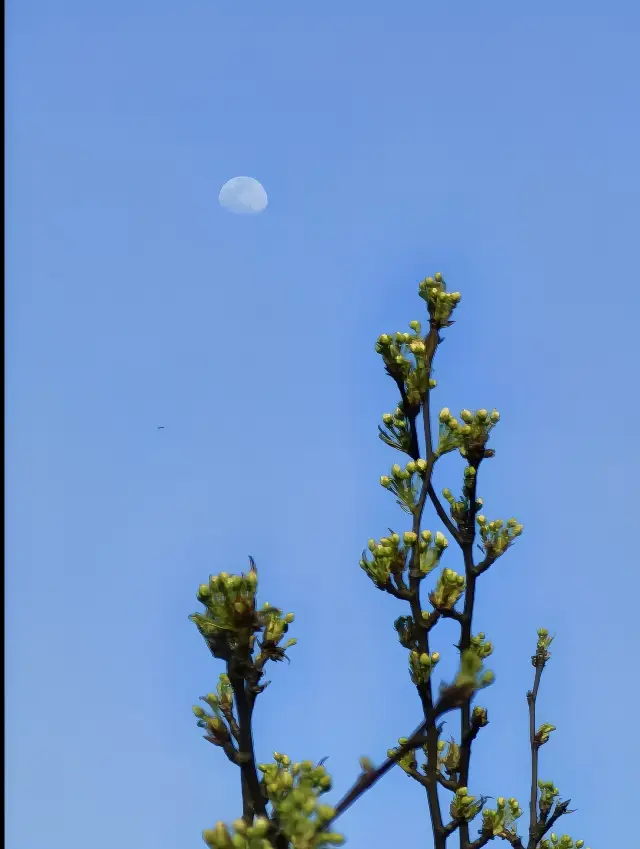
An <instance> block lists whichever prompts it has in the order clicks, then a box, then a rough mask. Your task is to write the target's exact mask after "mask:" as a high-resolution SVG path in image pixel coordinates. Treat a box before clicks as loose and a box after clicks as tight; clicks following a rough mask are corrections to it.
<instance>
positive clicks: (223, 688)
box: [192, 673, 237, 754]
mask: <svg viewBox="0 0 640 849" xmlns="http://www.w3.org/2000/svg"><path fill="white" fill-rule="evenodd" d="M200 699H201V701H203V702H205V703H206V704H207V705H208V706H209V708H211V711H212V714H209V713H207V711H205V710H204V709H203V708H201V707H200V706H199V705H194V706H193V708H192V710H193V713H194V715H195V716H196V718H197V720H198V726H199V727H200V728H203V729H204V730H205V731H206V732H207V735H206V739H207V740H209V741H210V742H211V743H213V744H214V745H216V746H222V747H223V748H226V747H227V746H228V744H229V743H230V741H231V737H230V734H229V728H231V729H232V730H234V729H235V730H237V724H236V720H235V717H234V715H233V690H232V687H231V683H230V681H229V676H228V675H227V674H226V673H222V675H220V678H219V680H218V687H217V691H216V692H215V693H208V694H207V695H206V696H201V697H200ZM223 716H224V719H226V724H225V721H224V719H223ZM227 724H228V725H227ZM227 751H228V752H229V754H231V751H230V750H229V749H227Z"/></svg>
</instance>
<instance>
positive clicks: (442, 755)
mask: <svg viewBox="0 0 640 849" xmlns="http://www.w3.org/2000/svg"><path fill="white" fill-rule="evenodd" d="M459 768H460V746H458V744H457V743H456V741H455V740H454V739H453V737H452V738H451V740H449V742H448V743H445V741H444V740H438V770H439V771H440V772H441V771H442V770H443V769H445V770H446V771H447V772H448V773H449V775H450V776H451V775H455V773H456V772H457V771H458V770H459Z"/></svg>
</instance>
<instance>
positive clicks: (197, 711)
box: [191, 705, 207, 719]
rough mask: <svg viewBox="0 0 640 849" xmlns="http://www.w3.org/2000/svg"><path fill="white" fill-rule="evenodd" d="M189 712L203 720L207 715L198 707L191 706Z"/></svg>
mask: <svg viewBox="0 0 640 849" xmlns="http://www.w3.org/2000/svg"><path fill="white" fill-rule="evenodd" d="M191 710H192V711H193V713H194V715H195V716H197V717H198V719H204V718H205V716H206V715H207V712H206V710H203V709H202V708H201V707H200V705H193V707H192V708H191Z"/></svg>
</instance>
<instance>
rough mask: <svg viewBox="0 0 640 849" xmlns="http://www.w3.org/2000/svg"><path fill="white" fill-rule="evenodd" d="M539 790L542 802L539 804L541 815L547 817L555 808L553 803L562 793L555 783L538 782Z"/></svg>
mask: <svg viewBox="0 0 640 849" xmlns="http://www.w3.org/2000/svg"><path fill="white" fill-rule="evenodd" d="M538 788H539V790H540V801H539V802H538V806H539V808H540V813H541V814H542V816H543V817H547V816H548V814H549V811H550V810H551V808H552V807H553V803H554V802H555V801H556V799H557V798H558V796H559V795H560V791H559V790H558V788H557V787H556V786H555V784H554V783H553V781H542V780H538Z"/></svg>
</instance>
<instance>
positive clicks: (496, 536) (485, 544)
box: [476, 515, 523, 560]
mask: <svg viewBox="0 0 640 849" xmlns="http://www.w3.org/2000/svg"><path fill="white" fill-rule="evenodd" d="M476 522H477V523H478V527H479V528H480V536H481V537H482V548H483V550H484V552H485V553H486V554H487V555H488V556H489V557H491V558H492V560H496V559H497V558H498V557H500V556H501V555H502V554H504V553H505V551H506V550H507V549H508V548H509V546H510V545H511V544H512V543H513V541H514V540H515V538H516V537H519V536H520V534H521V533H522V531H523V526H522V525H520V524H518V520H517V519H514V518H511V519H507V521H506V522H503V521H502V519H494V520H493V521H492V522H487V518H486V516H482V515H480V516H478V517H477V518H476Z"/></svg>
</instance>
